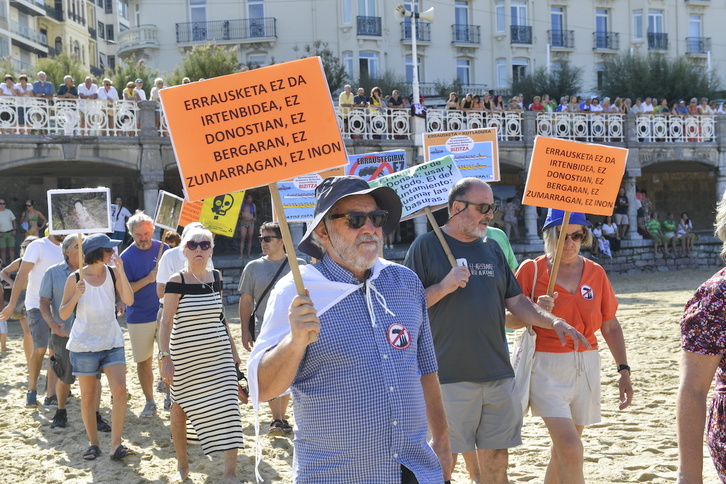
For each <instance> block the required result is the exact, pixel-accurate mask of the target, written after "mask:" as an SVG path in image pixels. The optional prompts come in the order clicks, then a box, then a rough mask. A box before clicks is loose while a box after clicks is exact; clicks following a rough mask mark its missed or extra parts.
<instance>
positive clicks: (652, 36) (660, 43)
mask: <svg viewBox="0 0 726 484" xmlns="http://www.w3.org/2000/svg"><path fill="white" fill-rule="evenodd" d="M648 50H668V34H664V33H656V32H648Z"/></svg>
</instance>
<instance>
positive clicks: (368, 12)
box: [358, 0, 376, 17]
mask: <svg viewBox="0 0 726 484" xmlns="http://www.w3.org/2000/svg"><path fill="white" fill-rule="evenodd" d="M358 15H359V16H360V17H376V0H358Z"/></svg>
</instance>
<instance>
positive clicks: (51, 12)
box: [45, 4, 63, 22]
mask: <svg viewBox="0 0 726 484" xmlns="http://www.w3.org/2000/svg"><path fill="white" fill-rule="evenodd" d="M45 14H46V15H47V16H48V17H50V18H52V19H54V20H57V21H58V22H63V9H62V8H58V9H56V8H53V7H51V6H50V5H48V4H46V5H45Z"/></svg>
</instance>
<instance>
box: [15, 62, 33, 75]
mask: <svg viewBox="0 0 726 484" xmlns="http://www.w3.org/2000/svg"><path fill="white" fill-rule="evenodd" d="M30 67H31V64H30V63H29V62H23V61H21V60H20V59H13V70H15V72H20V73H29V72H30Z"/></svg>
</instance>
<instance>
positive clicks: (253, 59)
mask: <svg viewBox="0 0 726 484" xmlns="http://www.w3.org/2000/svg"><path fill="white" fill-rule="evenodd" d="M247 64H248V65H250V66H252V67H265V66H266V65H267V54H250V55H248V56H247Z"/></svg>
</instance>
